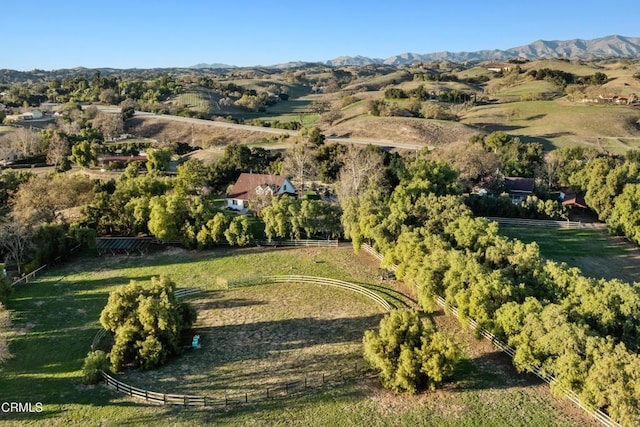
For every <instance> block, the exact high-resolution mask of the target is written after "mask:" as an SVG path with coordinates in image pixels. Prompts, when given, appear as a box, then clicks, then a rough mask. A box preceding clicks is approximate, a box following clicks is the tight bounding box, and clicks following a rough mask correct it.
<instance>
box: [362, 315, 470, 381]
mask: <svg viewBox="0 0 640 427" xmlns="http://www.w3.org/2000/svg"><path fill="white" fill-rule="evenodd" d="M363 343H364V357H365V359H366V360H367V361H368V362H369V363H370V364H371V366H372V367H373V368H375V369H379V370H380V380H381V382H382V384H383V386H385V387H387V388H390V389H392V390H394V391H397V392H400V391H406V392H409V393H415V392H416V390H418V389H420V388H423V387H426V388H428V389H430V390H433V389H435V388H436V387H437V386H438V385H440V384H442V382H443V381H444V380H445V379H447V378H449V377H450V376H451V375H452V374H453V369H454V367H455V365H456V363H457V361H458V360H459V357H460V353H459V351H458V350H457V349H456V347H455V346H454V344H453V343H452V342H451V341H450V340H449V339H447V338H445V337H444V336H443V335H442V334H441V333H439V332H437V331H436V330H435V328H434V326H433V324H431V323H428V322H427V321H425V320H421V319H420V318H419V317H418V314H417V313H416V312H414V311H411V310H393V311H391V312H390V313H389V314H387V315H385V317H384V318H383V319H382V320H381V321H380V329H379V331H374V330H370V331H367V332H365V335H364V339H363Z"/></svg>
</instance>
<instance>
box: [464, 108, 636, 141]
mask: <svg viewBox="0 0 640 427" xmlns="http://www.w3.org/2000/svg"><path fill="white" fill-rule="evenodd" d="M639 117H640V116H639V114H638V110H637V109H635V108H633V107H630V106H612V105H594V104H580V103H571V102H568V101H563V100H558V101H529V102H512V103H508V104H497V105H484V106H478V107H474V108H472V109H471V110H469V111H468V112H467V113H466V114H464V115H463V117H462V120H461V122H462V123H464V124H467V125H472V126H475V127H477V128H478V129H482V130H484V131H485V132H487V133H489V132H493V131H499V130H501V131H504V132H507V133H508V134H510V135H513V136H520V138H521V139H522V140H523V141H524V142H540V143H542V144H543V145H544V146H545V149H546V150H551V149H554V148H560V147H566V146H583V147H592V148H596V149H600V150H601V149H608V150H610V151H612V152H614V153H616V154H622V153H624V152H626V151H627V150H629V149H631V148H636V149H637V148H638V147H639V146H640V125H638V118H639Z"/></svg>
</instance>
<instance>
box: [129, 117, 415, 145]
mask: <svg viewBox="0 0 640 427" xmlns="http://www.w3.org/2000/svg"><path fill="white" fill-rule="evenodd" d="M135 117H145V118H155V119H158V120H170V121H175V122H182V123H191V124H194V125H203V126H213V127H219V128H225V129H235V130H245V131H251V132H262V133H267V134H270V135H282V134H287V135H291V136H298V131H295V130H289V129H276V128H267V127H262V126H249V125H240V124H235V123H227V122H222V121H215V120H203V119H192V118H189V117H180V116H172V115H168V114H153V113H146V112H142V111H137V112H136V114H135ZM325 140H326V141H328V142H339V143H341V144H362V145H369V144H371V145H377V146H380V147H390V148H400V149H405V150H420V149H422V148H424V146H423V145H419V144H408V143H400V142H395V141H389V140H378V139H368V138H339V137H326V139H325Z"/></svg>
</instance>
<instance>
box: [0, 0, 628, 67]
mask: <svg viewBox="0 0 640 427" xmlns="http://www.w3.org/2000/svg"><path fill="white" fill-rule="evenodd" d="M639 18H640V2H635V1H629V0H624V1H618V0H609V1H606V2H595V1H590V0H585V1H570V0H565V1H561V0H554V1H548V0H537V1H535V2H518V1H515V0H509V1H501V0H494V1H468V2H467V1H461V0H458V1H455V0H439V1H426V0H422V1H414V0H407V1H397V2H391V1H377V0H370V1H349V0H342V1H334V0H328V1H304V0H298V1H289V0H272V1H266V0H263V1H258V0H255V1H254V0H245V1H237V0H226V1H214V0H211V1H204V0H182V1H166V0H156V1H148V0H127V1H122V0H111V1H86V0H85V1H77V0H68V1H66V0H60V1H53V0H46V1H42V0H28V1H27V2H23V1H20V2H18V1H11V0H5V1H4V2H3V4H2V6H1V7H0V22H1V26H0V28H2V36H1V37H2V43H0V68H11V69H17V70H24V71H26V70H32V69H35V68H38V69H45V70H51V69H59V68H72V67H77V66H84V67H89V68H94V67H113V68H152V67H173V66H176V67H181V66H191V65H194V64H197V63H202V62H205V63H224V64H231V65H238V66H250V65H272V64H277V63H281V62H287V61H325V60H329V59H333V58H336V57H338V56H341V55H350V56H354V55H363V56H369V57H377V58H387V57H389V56H392V55H396V54H400V53H404V52H413V53H430V52H439V51H444V50H448V51H452V52H458V51H474V50H481V49H507V48H510V47H515V46H520V45H524V44H528V43H531V42H533V41H535V40H540V39H542V40H566V39H573V38H583V39H591V38H597V37H603V36H607V35H612V34H619V35H624V36H629V37H640V27H639V26H638V20H639Z"/></svg>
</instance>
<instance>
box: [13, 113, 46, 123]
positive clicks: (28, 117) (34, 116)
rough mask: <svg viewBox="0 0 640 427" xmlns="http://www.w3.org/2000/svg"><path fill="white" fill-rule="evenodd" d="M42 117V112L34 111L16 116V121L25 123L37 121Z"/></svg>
mask: <svg viewBox="0 0 640 427" xmlns="http://www.w3.org/2000/svg"><path fill="white" fill-rule="evenodd" d="M43 117H44V114H43V113H42V111H38V110H34V111H30V112H28V113H22V114H19V115H18V120H20V121H26V120H39V119H41V118H43Z"/></svg>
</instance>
